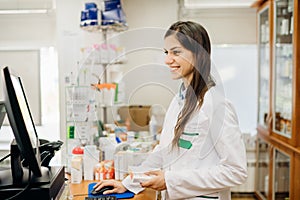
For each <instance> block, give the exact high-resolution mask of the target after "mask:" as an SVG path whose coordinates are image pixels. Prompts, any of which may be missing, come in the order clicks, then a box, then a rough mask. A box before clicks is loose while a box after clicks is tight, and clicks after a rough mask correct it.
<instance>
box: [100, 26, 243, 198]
mask: <svg viewBox="0 0 300 200" xmlns="http://www.w3.org/2000/svg"><path fill="white" fill-rule="evenodd" d="M164 51H165V54H166V58H165V63H166V64H167V65H168V67H169V68H170V71H171V76H172V78H173V79H175V80H177V79H182V85H181V88H180V91H179V93H178V94H176V96H175V97H174V98H173V100H172V102H171V104H170V106H169V108H168V111H167V113H166V116H165V120H164V124H163V129H162V133H161V137H160V143H159V144H158V145H157V146H156V148H155V149H154V150H153V152H151V153H150V155H149V156H148V158H147V159H146V161H145V162H143V163H142V165H141V166H139V167H138V168H139V169H140V171H143V172H145V173H146V175H151V177H152V178H151V179H150V180H147V181H143V182H140V183H136V182H132V180H131V177H130V176H128V177H126V178H125V179H124V180H123V181H122V182H119V181H115V180H104V181H100V182H99V183H97V184H96V185H95V189H96V190H99V189H101V188H102V187H104V186H108V185H110V186H114V189H112V190H108V191H106V192H105V193H106V194H110V193H122V192H125V191H126V190H130V191H132V192H134V193H136V194H137V193H139V192H141V191H142V190H143V189H144V188H152V189H154V190H157V191H161V194H162V199H220V200H229V199H231V192H230V188H231V187H234V186H236V185H239V184H242V183H244V182H245V180H246V179H247V159H246V150H245V146H244V143H243V140H242V135H241V131H240V129H239V124H238V119H237V115H236V112H235V110H234V108H233V106H232V104H231V103H230V102H229V101H228V100H227V99H226V98H225V96H224V90H223V87H222V84H221V83H219V82H217V81H215V80H214V79H213V77H212V75H211V65H212V64H211V57H210V53H211V44H210V39H209V36H208V33H207V32H206V30H205V29H204V28H203V26H201V25H200V24H198V23H195V22H191V21H178V22H175V23H174V24H172V25H171V26H170V28H169V29H168V30H167V32H166V34H165V37H164ZM154 169H155V170H154Z"/></svg>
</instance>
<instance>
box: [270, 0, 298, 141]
mask: <svg viewBox="0 0 300 200" xmlns="http://www.w3.org/2000/svg"><path fill="white" fill-rule="evenodd" d="M293 34H294V0H275V1H274V47H273V48H274V56H273V61H274V62H273V68H274V71H273V77H274V87H273V125H272V127H273V128H272V129H273V132H274V133H275V134H278V135H281V136H283V137H285V138H289V139H290V138H292V121H293V120H292V116H293V109H292V108H293V87H294V86H293V78H294V77H293V73H294V64H295V63H294V55H293V53H294V52H293V47H294V44H293V43H294V40H293V38H294V37H293Z"/></svg>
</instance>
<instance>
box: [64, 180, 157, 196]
mask: <svg viewBox="0 0 300 200" xmlns="http://www.w3.org/2000/svg"><path fill="white" fill-rule="evenodd" d="M93 182H97V181H85V180H83V181H82V182H81V183H80V184H70V189H71V193H72V194H73V200H84V198H85V197H86V196H87V191H88V185H89V184H90V183H93ZM155 198H156V192H155V191H154V190H152V189H145V190H144V191H143V192H141V193H139V194H137V195H135V196H134V197H133V198H131V199H137V200H154V199H155Z"/></svg>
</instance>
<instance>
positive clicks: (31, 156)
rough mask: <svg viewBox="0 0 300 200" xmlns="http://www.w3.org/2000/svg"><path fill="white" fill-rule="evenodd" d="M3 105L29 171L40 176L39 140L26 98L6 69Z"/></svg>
mask: <svg viewBox="0 0 300 200" xmlns="http://www.w3.org/2000/svg"><path fill="white" fill-rule="evenodd" d="M2 82H3V93H4V95H3V96H4V103H5V108H6V112H7V115H8V119H9V123H10V126H11V128H12V130H13V133H14V136H15V140H16V142H17V145H18V147H19V149H20V152H21V154H22V156H23V158H24V159H26V160H27V161H28V164H29V169H30V170H31V171H32V172H33V174H34V175H35V176H36V177H40V176H42V172H41V165H40V155H39V151H38V148H37V147H38V146H39V140H38V136H37V134H36V132H35V127H34V124H33V123H32V119H31V115H30V111H29V107H28V104H27V101H26V96H25V93H24V90H23V88H22V85H21V82H20V79H19V77H18V76H17V75H15V74H13V73H10V71H9V69H8V67H4V68H3V69H2Z"/></svg>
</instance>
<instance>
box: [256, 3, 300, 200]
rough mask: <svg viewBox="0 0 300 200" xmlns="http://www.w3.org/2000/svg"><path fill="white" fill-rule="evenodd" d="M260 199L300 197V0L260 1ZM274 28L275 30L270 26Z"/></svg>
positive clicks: (286, 199)
mask: <svg viewBox="0 0 300 200" xmlns="http://www.w3.org/2000/svg"><path fill="white" fill-rule="evenodd" d="M259 2H260V4H256V5H258V11H257V19H258V20H257V21H258V47H259V49H258V54H259V70H258V71H259V94H258V125H257V130H258V135H257V156H256V157H257V163H256V191H255V194H256V196H257V197H258V199H264V200H265V199H270V200H277V199H278V200H281V199H282V200H289V199H300V190H299V188H300V182H299V181H298V180H297V178H292V177H300V140H299V138H300V135H299V131H300V94H299V89H300V82H299V81H300V78H299V77H300V76H299V75H300V74H299V73H300V71H299V70H300V50H299V49H300V26H299V25H298V24H299V22H300V21H299V20H300V13H299V11H300V4H299V0H270V1H259ZM266 30H269V31H266Z"/></svg>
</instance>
